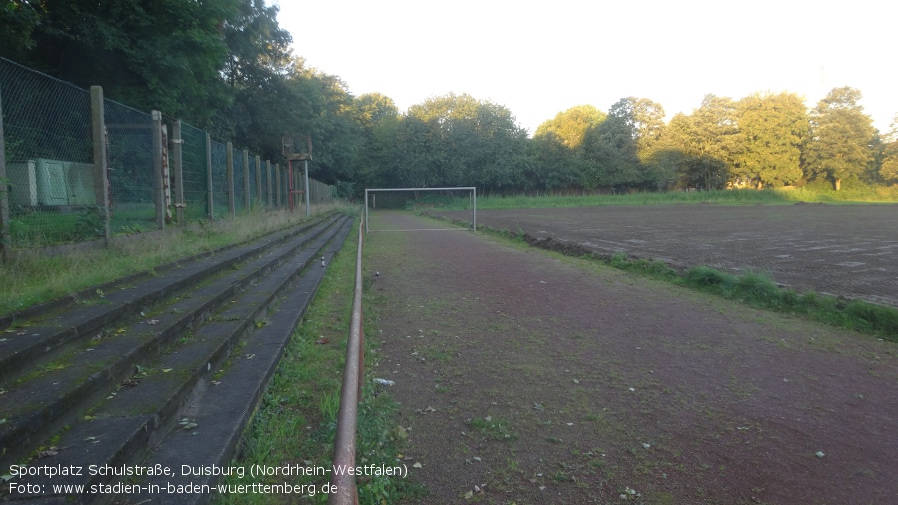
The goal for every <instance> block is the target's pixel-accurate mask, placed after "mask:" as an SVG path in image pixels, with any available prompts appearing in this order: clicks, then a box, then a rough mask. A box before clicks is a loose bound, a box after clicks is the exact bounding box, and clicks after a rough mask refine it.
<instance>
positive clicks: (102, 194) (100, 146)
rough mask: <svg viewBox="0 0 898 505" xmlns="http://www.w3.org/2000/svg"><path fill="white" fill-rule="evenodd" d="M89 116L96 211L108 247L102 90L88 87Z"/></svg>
mask: <svg viewBox="0 0 898 505" xmlns="http://www.w3.org/2000/svg"><path fill="white" fill-rule="evenodd" d="M90 116H91V135H92V136H93V147H94V153H93V154H94V197H95V198H96V201H97V211H98V212H99V213H100V216H99V217H100V219H101V220H102V222H103V242H104V243H105V244H106V245H107V246H108V245H109V235H110V227H109V219H110V217H111V213H110V212H109V172H108V171H107V166H108V164H109V162H108V160H107V159H106V152H107V151H106V148H107V146H106V140H107V139H106V116H105V109H104V107H103V88H102V87H100V86H91V87H90Z"/></svg>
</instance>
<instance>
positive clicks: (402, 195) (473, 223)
mask: <svg viewBox="0 0 898 505" xmlns="http://www.w3.org/2000/svg"><path fill="white" fill-rule="evenodd" d="M391 209H392V210H400V209H402V210H408V209H418V210H448V211H453V210H454V211H459V210H463V211H469V214H468V213H465V214H466V215H468V219H469V221H468V222H469V223H470V226H469V227H468V229H471V230H477V188H475V187H473V186H472V187H457V188H365V232H370V231H435V230H447V231H448V230H460V229H463V228H458V227H452V228H416V229H389V228H390V227H389V226H386V227H384V228H381V227H378V228H377V229H374V230H372V229H371V227H369V222H370V220H369V215H368V211H369V210H391Z"/></svg>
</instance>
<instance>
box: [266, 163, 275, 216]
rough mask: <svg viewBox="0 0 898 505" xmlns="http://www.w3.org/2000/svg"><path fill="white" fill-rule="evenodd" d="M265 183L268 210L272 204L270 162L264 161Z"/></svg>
mask: <svg viewBox="0 0 898 505" xmlns="http://www.w3.org/2000/svg"><path fill="white" fill-rule="evenodd" d="M265 181H266V182H267V183H268V208H269V209H270V208H271V207H272V206H273V204H274V201H273V199H272V198H271V190H272V187H271V160H265Z"/></svg>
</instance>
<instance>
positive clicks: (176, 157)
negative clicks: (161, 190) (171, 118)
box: [171, 119, 186, 226]
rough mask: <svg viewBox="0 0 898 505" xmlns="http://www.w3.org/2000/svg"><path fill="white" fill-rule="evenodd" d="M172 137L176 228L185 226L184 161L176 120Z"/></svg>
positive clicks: (182, 140)
mask: <svg viewBox="0 0 898 505" xmlns="http://www.w3.org/2000/svg"><path fill="white" fill-rule="evenodd" d="M172 137H174V138H173V139H171V144H172V149H171V154H172V156H171V164H172V168H173V169H174V170H175V219H176V220H177V222H178V226H184V225H185V224H186V220H185V219H184V205H185V202H184V159H183V149H182V146H183V145H184V139H183V138H181V120H180V119H176V120H175V122H174V123H172Z"/></svg>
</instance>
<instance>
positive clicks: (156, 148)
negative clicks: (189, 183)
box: [151, 110, 165, 230]
mask: <svg viewBox="0 0 898 505" xmlns="http://www.w3.org/2000/svg"><path fill="white" fill-rule="evenodd" d="M151 114H152V118H153V172H155V174H156V227H158V228H159V229H160V230H164V229H165V180H164V177H163V173H162V113H161V112H159V111H158V110H154V111H152V113H151Z"/></svg>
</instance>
